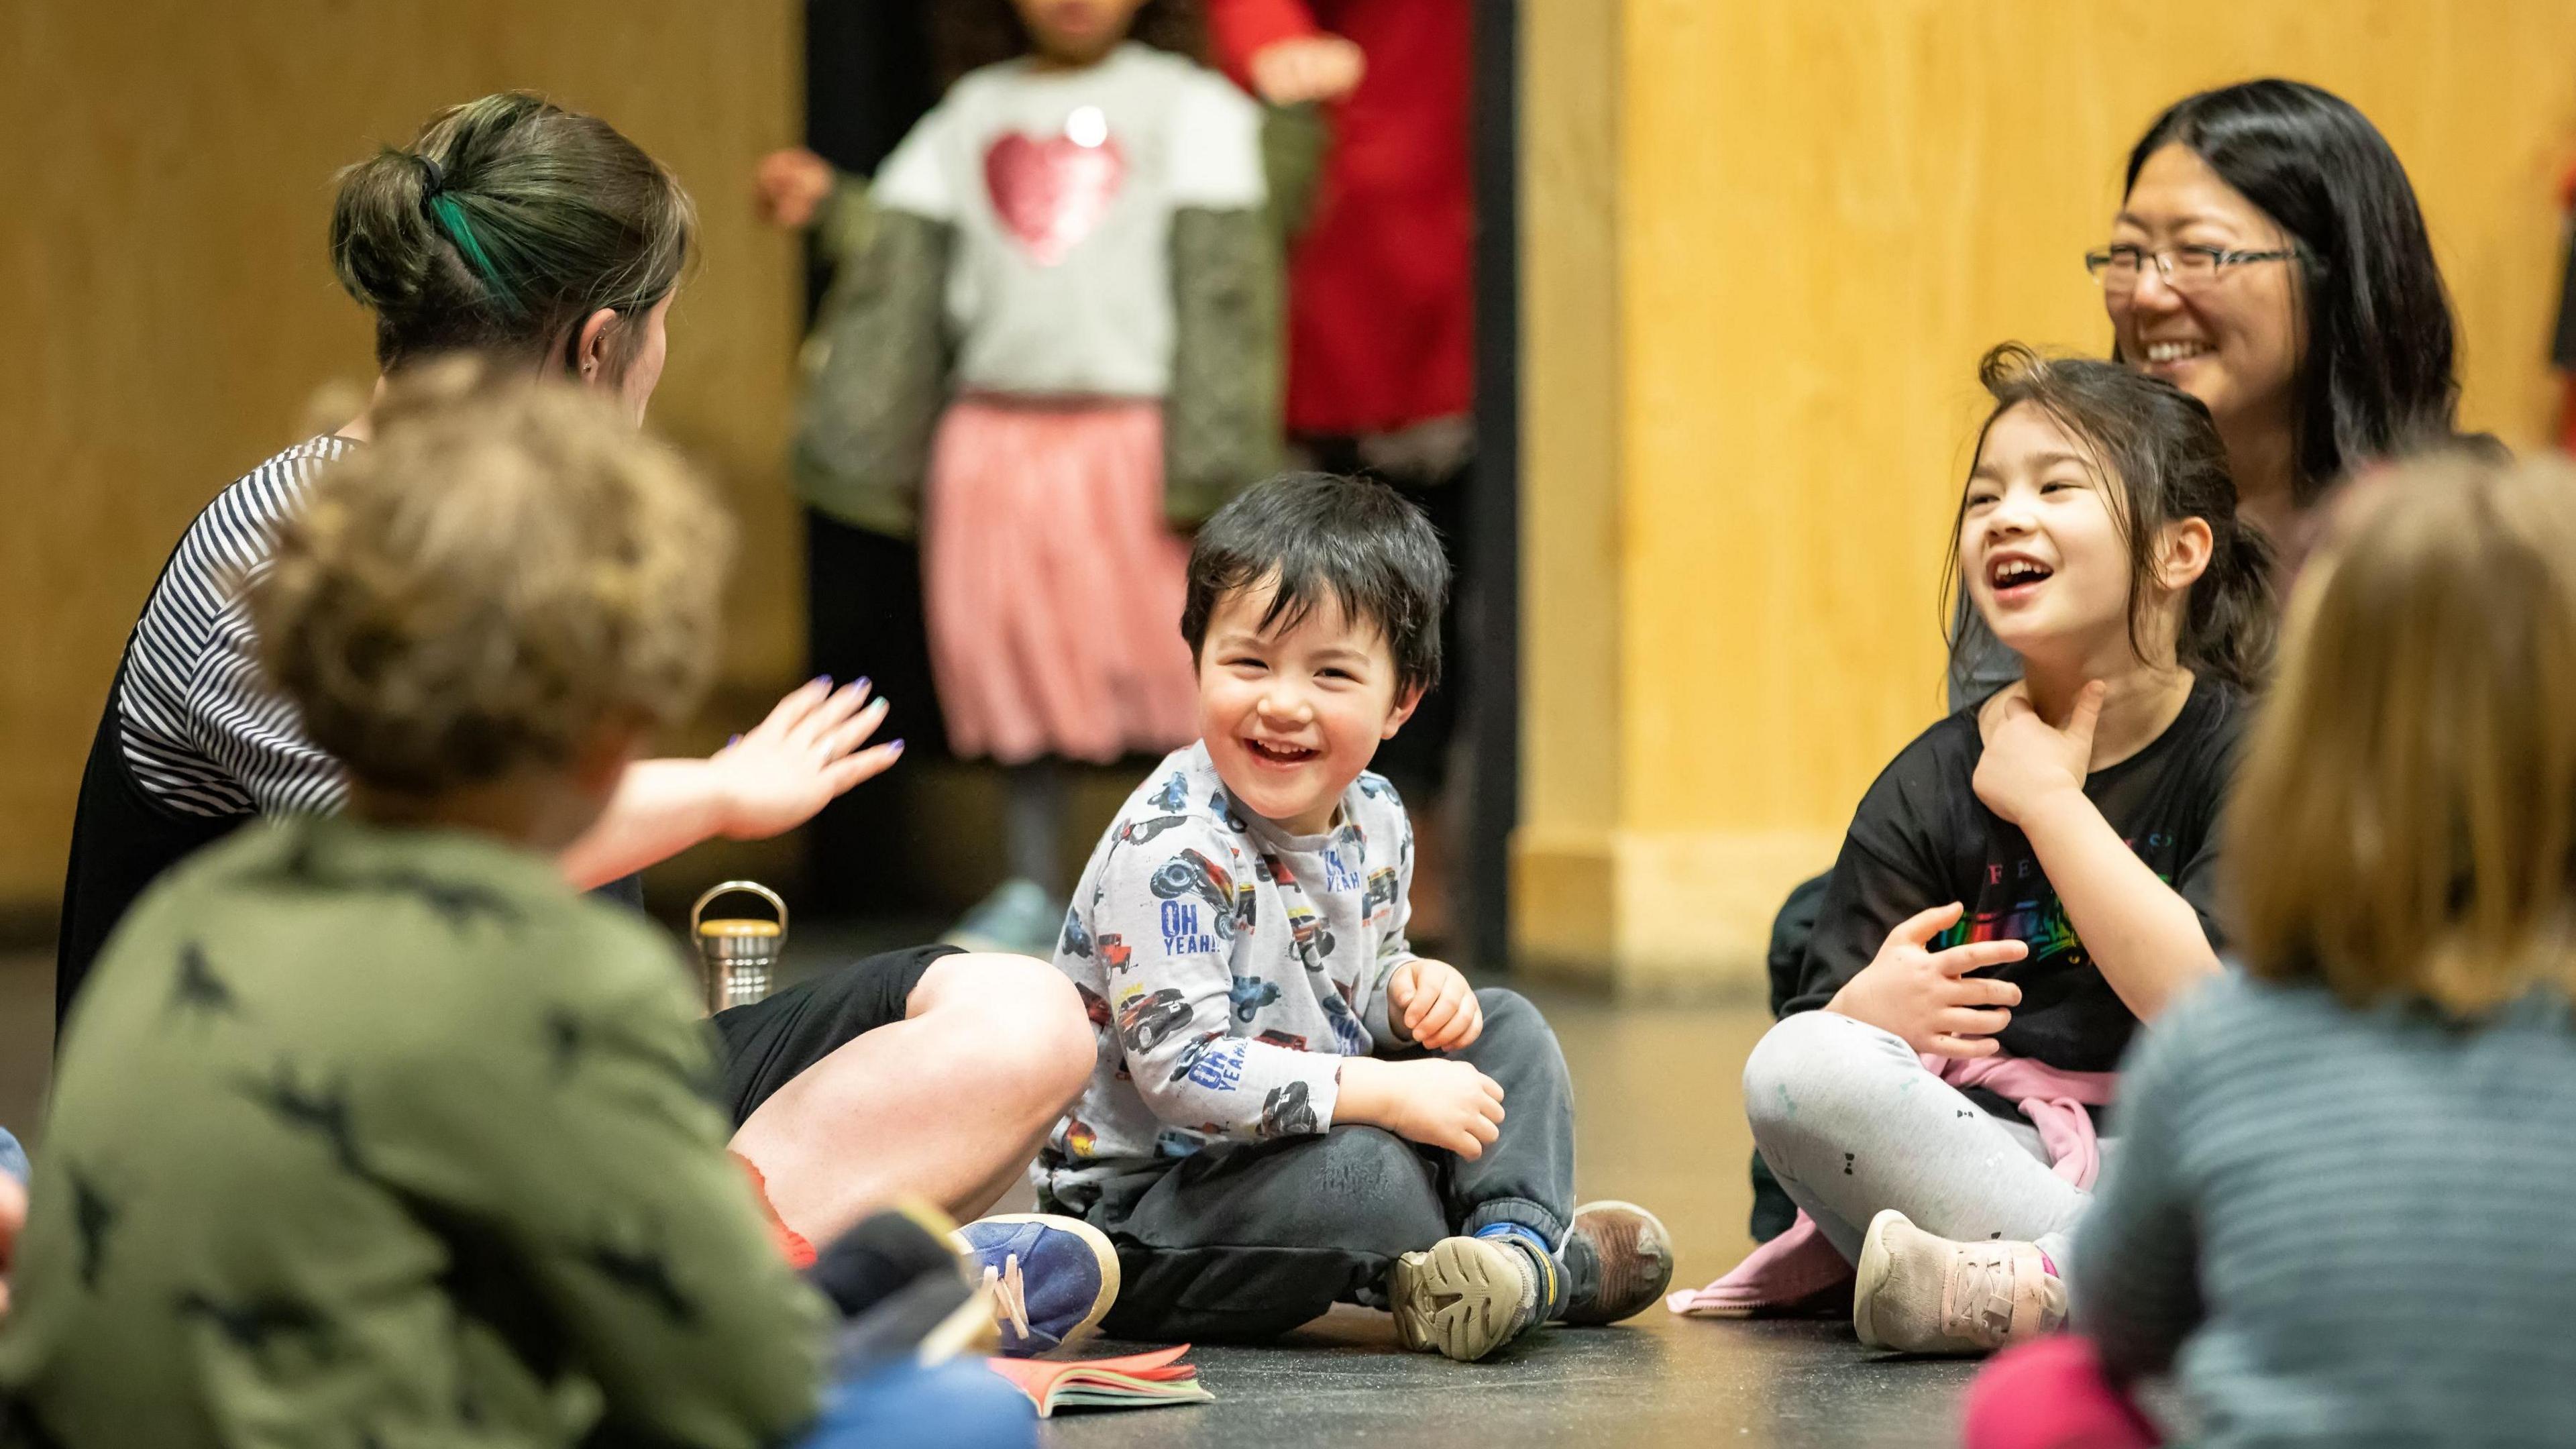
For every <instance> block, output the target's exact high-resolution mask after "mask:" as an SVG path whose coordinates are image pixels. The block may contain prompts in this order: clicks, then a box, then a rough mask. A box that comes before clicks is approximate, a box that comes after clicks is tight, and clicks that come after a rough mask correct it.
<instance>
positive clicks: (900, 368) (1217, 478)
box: [793, 107, 1325, 538]
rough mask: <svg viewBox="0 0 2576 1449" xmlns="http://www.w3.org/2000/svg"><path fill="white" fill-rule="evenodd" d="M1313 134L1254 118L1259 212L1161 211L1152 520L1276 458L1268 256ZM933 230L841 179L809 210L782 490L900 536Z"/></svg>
mask: <svg viewBox="0 0 2576 1449" xmlns="http://www.w3.org/2000/svg"><path fill="white" fill-rule="evenodd" d="M1324 141H1325V137H1324V134H1323V131H1322V129H1321V122H1320V120H1319V119H1318V118H1317V117H1316V115H1315V113H1314V111H1313V108H1311V107H1301V108H1299V109H1298V110H1296V111H1291V112H1281V111H1273V112H1271V113H1269V116H1268V119H1267V121H1266V123H1265V124H1264V126H1263V136H1262V151H1263V162H1264V169H1265V170H1266V171H1267V172H1268V173H1269V177H1270V195H1271V196H1272V197H1273V198H1274V200H1273V202H1272V203H1271V204H1270V205H1269V206H1268V207H1265V208H1263V209H1261V210H1257V211H1253V210H1247V211H1213V210H1204V209H1197V208H1184V209H1182V210H1180V211H1177V212H1175V213H1174V214H1173V217H1172V229H1171V248H1172V257H1171V263H1172V265H1171V274H1172V292H1173V298H1172V300H1173V333H1174V343H1173V357H1172V387H1171V392H1170V395H1169V396H1167V397H1165V398H1164V399H1163V497H1164V513H1165V516H1166V517H1167V518H1168V519H1169V520H1170V521H1171V522H1172V523H1173V524H1174V525H1175V526H1177V527H1184V528H1186V527H1192V526H1195V525H1196V524H1198V523H1200V522H1202V521H1204V520H1205V519H1206V518H1207V516H1208V515H1209V514H1211V513H1213V512H1215V511H1216V509H1217V508H1218V506H1219V505H1221V504H1223V503H1224V502H1225V500H1226V499H1228V498H1230V497H1232V496H1233V495H1234V494H1235V492H1236V491H1237V490H1239V489H1241V488H1243V487H1244V486H1245V485H1246V484H1249V483H1252V482H1255V481H1257V480H1259V479H1261V478H1263V477H1265V476H1267V475H1268V474H1270V473H1272V472H1274V471H1276V470H1277V469H1278V467H1279V464H1280V456H1281V449H1280V392H1281V388H1282V386H1283V376H1284V373H1285V370H1286V369H1285V358H1284V355H1283V352H1282V346H1283V343H1282V325H1283V324H1282V320H1281V318H1282V307H1281V260H1280V259H1281V256H1282V253H1283V251H1284V248H1285V244H1286V240H1287V237H1288V234H1289V232H1290V229H1291V228H1293V227H1294V226H1295V225H1296V224H1297V223H1298V222H1299V220H1300V219H1301V218H1302V214H1303V207H1304V202H1305V199H1306V198H1307V196H1308V195H1309V193H1310V191H1311V188H1312V184H1313V178H1314V174H1315V170H1316V164H1317V160H1318V158H1319V156H1320V154H1321V151H1322V147H1323V145H1324ZM950 245H951V235H950V230H949V228H948V227H946V226H945V225H943V224H941V223H939V222H936V221H932V220H929V219H926V218H923V217H919V216H914V215H910V214H908V213H904V212H899V211H893V210H881V209H879V208H876V207H874V206H872V205H870V204H869V200H868V190H867V185H866V183H865V182H864V181H862V180H860V179H859V178H856V177H846V176H845V177H843V178H842V180H841V184H840V185H839V187H838V188H836V189H835V191H834V193H833V195H832V198H831V200H830V201H829V202H827V203H826V205H825V207H824V209H823V211H822V213H821V214H820V215H819V216H818V218H817V221H816V226H815V246H816V249H817V250H818V251H819V252H820V253H821V254H822V256H823V257H824V258H825V259H826V260H827V262H828V263H829V264H830V265H831V268H832V282H831V286H830V288H829V289H828V290H827V291H826V292H825V294H824V297H823V303H822V306H821V308H820V310H819V311H818V313H817V315H816V317H815V321H814V328H813V331H812V333H811V335H810V336H809V337H808V338H807V340H806V344H805V349H804V354H803V370H804V374H805V385H804V395H803V398H802V400H801V402H800V403H799V406H798V409H797V416H796V441H795V447H794V454H793V458H794V470H795V475H796V485H797V492H798V495H799V496H800V497H802V498H803V499H804V501H805V502H806V503H808V504H810V505H811V506H813V507H814V508H816V509H818V510H820V511H822V512H823V513H825V514H828V515H830V516H831V517H833V518H836V519H838V520H840V521H841V522H843V523H846V524H850V525H852V526H854V527H858V528H864V529H868V530H871V531H873V532H877V533H882V534H888V535H891V536H893V537H897V538H909V537H911V536H913V534H914V532H915V530H916V529H917V527H918V525H919V521H920V516H921V487H922V482H923V479H924V478H925V476H926V475H927V473H928V471H929V463H930V442H931V435H932V434H933V432H934V431H935V430H936V429H937V427H938V424H939V416H940V413H941V412H942V411H943V410H945V409H946V407H947V405H948V399H949V376H950V372H951V359H952V355H953V353H952V349H951V346H950V339H949V335H948V314H947V278H948V251H949V247H950Z"/></svg>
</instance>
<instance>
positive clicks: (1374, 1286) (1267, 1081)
mask: <svg viewBox="0 0 2576 1449" xmlns="http://www.w3.org/2000/svg"><path fill="white" fill-rule="evenodd" d="M1448 583H1449V569H1448V565H1447V563H1446V561H1445V560H1444V558H1443V557H1442V554H1441V547H1440V540H1439V537H1438V536H1437V535H1436V534H1435V533H1434V532H1433V531H1432V528H1431V525H1430V524H1429V522H1428V521H1426V520H1425V519H1424V518H1423V517H1422V515H1421V514H1420V513H1419V512H1418V511H1417V510H1416V509H1414V507H1413V506H1412V505H1411V504H1409V503H1406V502H1405V501H1404V500H1402V499H1401V498H1399V497H1398V496H1397V495H1396V494H1395V493H1393V492H1392V491H1390V490H1389V489H1387V488H1384V487H1382V486H1380V485H1378V484H1375V483H1368V482H1360V481H1355V480H1352V479H1347V478H1337V477H1331V476H1326V475H1321V474H1298V475H1290V476H1287V477H1281V478H1274V479H1272V480H1270V481H1268V482H1265V483H1262V484H1259V485H1257V486H1255V487H1253V488H1251V489H1249V490H1247V491H1246V492H1245V493H1244V494H1243V495H1242V496H1241V497H1239V498H1237V499H1236V500H1235V501H1234V502H1232V503H1230V504H1228V505H1227V506H1226V507H1225V508H1224V509H1223V510H1221V511H1220V512H1218V513H1217V515H1216V516H1215V517H1214V518H1212V519H1211V520H1209V522H1208V524H1207V526H1206V527H1205V528H1204V529H1202V530H1201V531H1200V533H1199V535H1198V539H1197V542H1196V544H1195V546H1194V547H1193V549H1192V551H1191V556H1190V575H1189V596H1188V603H1187V606H1186V609H1185V612H1184V613H1183V616H1182V630H1183V632H1184V633H1185V634H1186V635H1187V636H1188V638H1189V642H1190V646H1191V649H1192V651H1193V653H1194V655H1195V657H1196V659H1197V663H1198V696H1199V729H1200V733H1201V736H1202V738H1201V739H1200V741H1199V743H1197V744H1195V745H1192V746H1191V747H1189V748H1188V749H1185V750H1181V751H1178V752H1176V753H1174V754H1173V755H1171V756H1170V757H1169V758H1167V759H1165V760H1164V761H1163V763H1162V764H1161V765H1160V766H1158V767H1156V769H1155V771H1154V773H1153V775H1152V777H1151V778H1149V779H1147V780H1146V781H1145V783H1144V784H1142V785H1140V786H1138V787H1137V789H1136V792H1135V794H1133V795H1132V796H1130V797H1129V798H1128V801H1127V804H1126V806H1125V807H1124V808H1123V809H1122V810H1121V811H1120V812H1119V815H1118V818H1117V820H1116V821H1115V822H1113V823H1112V824H1111V826H1110V827H1109V831H1108V833H1107V834H1106V835H1105V836H1103V837H1102V839H1101V842H1100V845H1099V847H1098V848H1097V849H1096V850H1094V851H1093V852H1092V857H1091V863H1090V865H1089V867H1088V868H1087V869H1086V870H1085V871H1084V873H1083V878H1082V883H1081V885H1080V887H1079V888H1077V890H1076V891H1075V893H1074V906H1073V910H1072V912H1071V914H1070V916H1069V917H1068V919H1067V920H1066V922H1065V931H1064V938H1063V942H1062V944H1061V945H1060V946H1059V948H1058V949H1057V952H1056V964H1057V966H1058V967H1060V968H1062V969H1063V970H1064V972H1065V973H1066V974H1067V975H1069V976H1071V977H1072V978H1073V980H1074V982H1075V984H1076V985H1077V986H1079V987H1080V988H1081V990H1082V993H1083V996H1084V999H1085V1001H1086V1002H1087V1003H1088V1004H1089V1005H1090V1007H1091V1012H1092V1020H1093V1021H1094V1023H1095V1024H1096V1026H1097V1028H1098V1031H1099V1034H1100V1039H1101V1051H1100V1064H1099V1066H1098V1068H1097V1069H1096V1070H1095V1071H1094V1072H1093V1075H1092V1080H1091V1086H1090V1088H1089V1089H1088V1090H1087V1091H1086V1092H1085V1093H1084V1094H1083V1096H1082V1098H1081V1100H1080V1101H1079V1102H1078V1103H1076V1104H1075V1107H1074V1109H1073V1112H1072V1113H1071V1114H1070V1115H1069V1116H1067V1117H1066V1118H1065V1119H1064V1121H1063V1122H1062V1123H1060V1124H1059V1125H1058V1126H1057V1128H1056V1130H1055V1133H1054V1135H1053V1137H1052V1138H1051V1139H1050V1140H1049V1142H1048V1144H1047V1147H1046V1149H1045V1151H1044V1152H1043V1153H1041V1154H1040V1156H1039V1159H1038V1165H1037V1168H1036V1173H1035V1175H1036V1178H1037V1182H1038V1190H1039V1195H1040V1198H1041V1201H1042V1203H1043V1205H1045V1206H1046V1207H1047V1209H1048V1210H1049V1211H1051V1212H1061V1213H1067V1214H1073V1215H1076V1216H1079V1217H1082V1218H1084V1219H1085V1220H1087V1221H1088V1223H1089V1224H1090V1225H1091V1226H1092V1227H1093V1228H1095V1229H1098V1230H1100V1231H1103V1232H1105V1233H1106V1234H1107V1235H1108V1237H1109V1239H1110V1241H1111V1242H1112V1243H1113V1244H1115V1246H1116V1249H1117V1254H1118V1260H1119V1268H1120V1277H1121V1279H1122V1287H1121V1290H1120V1294H1119V1298H1118V1303H1117V1306H1116V1308H1115V1309H1114V1310H1113V1311H1112V1312H1111V1313H1110V1315H1109V1317H1108V1319H1107V1320H1106V1322H1105V1324H1104V1327H1105V1328H1106V1329H1107V1330H1108V1331H1109V1332H1111V1333H1113V1334H1117V1335H1120V1336H1122V1337H1132V1338H1190V1339H1246V1338H1263V1337H1269V1336H1272V1335H1276V1334H1279V1333H1282V1332H1285V1331H1286V1330H1288V1329H1291V1328H1294V1327H1296V1326H1297V1325H1299V1324H1301V1323H1304V1322H1306V1321H1307V1320H1309V1319H1312V1318H1314V1317H1315V1316H1317V1315H1318V1314H1321V1313H1322V1312H1323V1311H1324V1310H1325V1309H1326V1308H1328V1307H1330V1306H1331V1305H1332V1304H1333V1303H1335V1302H1357V1303H1364V1304H1368V1305H1370V1306H1374V1307H1383V1308H1388V1309H1391V1310H1392V1311H1393V1312H1394V1314H1395V1320H1396V1328H1397V1332H1398V1334H1399V1336H1400V1337H1401V1338H1402V1340H1403V1342H1404V1344H1405V1346H1406V1347H1408V1348H1417V1349H1436V1350H1438V1351H1439V1352H1441V1353H1443V1354H1446V1355H1448V1356H1449V1357H1451V1358H1454V1359H1480V1358H1483V1357H1485V1356H1486V1355H1487V1354H1490V1353H1492V1352H1493V1351H1494V1350H1495V1349H1497V1348H1499V1347H1500V1346H1501V1345H1503V1344H1505V1343H1507V1342H1509V1341H1511V1340H1512V1339H1513V1338H1515V1337H1517V1336H1518V1335H1519V1334H1521V1333H1523V1332H1525V1331H1526V1330H1528V1329H1530V1328H1533V1327H1536V1326H1537V1325H1539V1324H1541V1323H1545V1322H1549V1321H1551V1320H1566V1321H1572V1322H1581V1323H1608V1322H1613V1321H1616V1320H1618V1319H1621V1318H1625V1317H1627V1316H1628V1315H1630V1314H1632V1313H1635V1312H1637V1311H1638V1310H1639V1309H1641V1308H1643V1307H1644V1306H1645V1305H1646V1304H1648V1303H1650V1302H1653V1301H1654V1299H1655V1296H1656V1295H1657V1294H1658V1293H1660V1292H1661V1291H1662V1289H1663V1286H1664V1284H1665V1281H1666V1280H1667V1279H1668V1278H1669V1277H1670V1276H1671V1263H1672V1254H1671V1248H1670V1244H1669V1242H1668V1240H1667V1239H1666V1237H1665V1235H1664V1231H1663V1225H1662V1224H1660V1223H1658V1222H1656V1221H1655V1219H1654V1218H1653V1217H1652V1216H1651V1215H1649V1214H1647V1213H1646V1212H1644V1211H1643V1210H1641V1209H1638V1208H1635V1207H1632V1206H1629V1205H1628V1204H1625V1203H1598V1204H1593V1205H1591V1206H1588V1207H1585V1208H1581V1209H1577V1208H1575V1206H1574V1202H1573V1195H1574V1115H1573V1093H1572V1088H1571V1086H1570V1084H1569V1083H1568V1081H1567V1078H1566V1070H1565V1059H1564V1057H1563V1056H1562V1055H1561V1054H1560V1053H1559V1052H1558V1050H1557V1045H1556V1037H1555V1034H1554V1033H1553V1032H1551V1031H1550V1030H1549V1029H1548V1025H1547V1023H1546V1021H1544V1020H1543V1019H1542V1018H1541V1017H1540V1016H1539V1014H1538V1011H1537V1009H1536V1008H1534V1007H1532V1006H1531V1005H1530V1004H1529V1003H1528V1002H1527V1001H1525V1000H1523V999H1522V998H1521V997H1520V996H1518V995H1516V994H1514V993H1512V992H1509V991H1503V990H1497V989H1486V990H1483V991H1477V990H1474V989H1471V988H1470V987H1469V986H1468V984H1467V980H1466V978H1465V977H1464V976H1462V975H1460V974H1459V972H1458V971H1457V970H1456V968H1454V967H1451V966H1448V965H1446V964H1444V963H1442V962H1438V961H1431V960H1426V959H1424V958H1422V957H1419V956H1416V955H1415V954H1414V953H1413V951H1412V950H1411V948H1410V947H1408V946H1407V945H1406V943H1405V919H1406V915H1407V911H1408V908H1407V904H1406V893H1407V888H1408V886H1409V884H1410V881H1411V877H1412V873H1413V831H1412V828H1411V826H1410V825H1409V824H1408V823H1407V822H1406V819H1405V814H1404V805H1403V802H1401V801H1400V800H1398V799H1397V798H1396V796H1395V792H1394V790H1392V789H1391V788H1389V787H1388V785H1387V783H1386V782H1385V781H1384V780H1382V779H1380V778H1379V777H1377V776H1375V775H1372V774H1369V773H1367V767H1368V763H1369V759H1370V757H1371V755H1373V754H1374V753H1375V751H1376V749H1377V746H1378V743H1379V742H1380V741H1381V740H1384V739H1387V738H1390V737H1392V736H1393V735H1394V734H1395V732H1396V731H1397V729H1399V728H1400V727H1401V726H1402V725H1403V724H1404V722H1405V720H1406V719H1407V718H1408V717H1409V716H1410V715H1411V714H1412V713H1413V709H1414V706H1415V705H1416V704H1417V703H1418V702H1419V701H1420V700H1421V698H1422V694H1423V691H1424V690H1426V689H1429V688H1430V687H1431V686H1432V684H1434V683H1435V682H1436V681H1437V679H1438V677H1439V672H1440V634H1439V628H1438V624H1439V618H1440V609H1441V607H1442V604H1443V601H1444V598H1445V595H1446V594H1447V591H1448Z"/></svg>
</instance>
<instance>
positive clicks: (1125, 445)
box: [922, 396, 1198, 764]
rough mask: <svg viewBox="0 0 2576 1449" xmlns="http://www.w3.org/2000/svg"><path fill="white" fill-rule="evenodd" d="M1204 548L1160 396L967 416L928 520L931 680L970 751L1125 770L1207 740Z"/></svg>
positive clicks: (935, 449)
mask: <svg viewBox="0 0 2576 1449" xmlns="http://www.w3.org/2000/svg"><path fill="white" fill-rule="evenodd" d="M1189 558H1190V549H1189V544H1188V543H1187V542H1186V541H1184V540H1183V539H1182V538H1181V537H1180V535H1178V534H1176V533H1174V532H1173V531H1172V529H1171V527H1170V525H1168V524H1166V523H1165V522H1164V521H1163V414H1162V409H1161V407H1160V406H1159V405H1158V404H1156V403H1153V402H1150V401H1119V400H1079V401H1027V400H1020V399H1005V398H994V397H987V396H969V397H964V398H960V399H958V400H957V401H956V402H955V403H953V404H951V405H950V406H949V409H948V413H947V416H946V417H944V418H942V419H941V420H940V424H939V437H938V440H937V441H936V442H935V443H934V444H933V445H932V448H931V459H930V482H929V487H928V489H927V497H926V499H925V502H924V516H923V522H922V593H923V604H924V611H925V613H926V614H927V616H928V622H929V626H930V661H931V670H932V673H933V674H934V675H935V677H936V678H937V679H938V682H939V704H940V708H941V710H942V711H943V712H944V713H946V715H947V716H948V738H949V743H950V745H951V746H952V747H954V748H955V749H956V751H957V753H959V754H960V755H966V756H976V755H990V756H992V757H994V758H995V759H998V760H1001V761H1002V762H1003V763H1005V764H1021V763H1025V762H1027V761H1029V760H1033V759H1037V758H1039V757H1041V756H1056V757H1061V758H1066V759H1076V760H1094V761H1100V762H1104V763H1105V762H1108V761H1113V760H1116V759H1117V758H1118V757H1119V756H1121V755H1124V754H1130V753H1138V754H1154V753H1160V752H1162V751H1165V750H1170V749H1176V748H1178V747H1179V746H1181V745H1185V744H1187V743H1189V742H1190V741H1191V740H1192V739H1193V738H1195V737H1196V736H1197V734H1198V692H1197V680H1196V678H1195V676H1194V675H1193V673H1192V671H1191V668H1190V651H1189V646H1188V645H1187V644H1186V643H1184V642H1182V639H1181V625H1180V620H1181V601H1182V597H1183V595H1184V593H1185V592H1186V591H1187V587H1188V570H1189Z"/></svg>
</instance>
